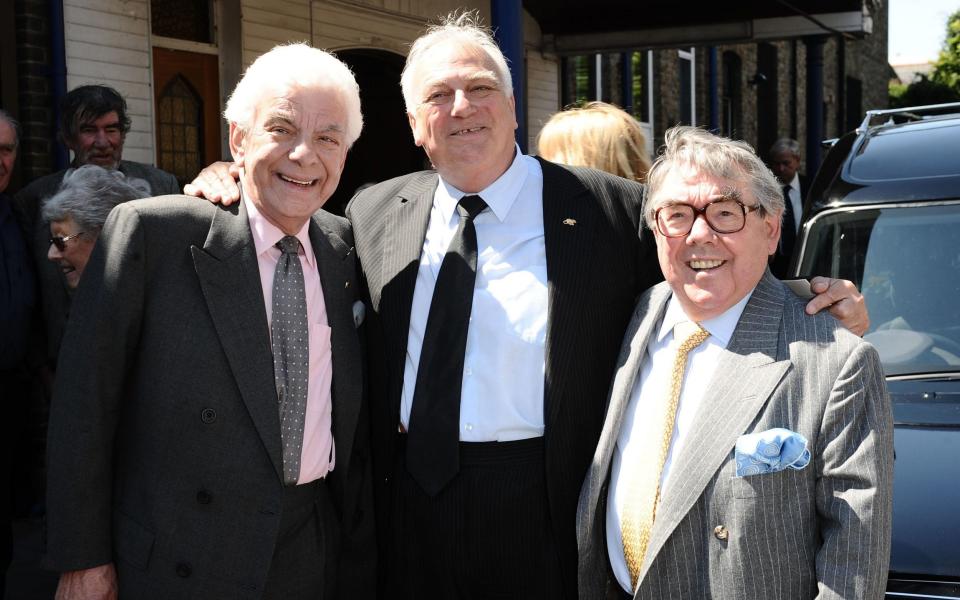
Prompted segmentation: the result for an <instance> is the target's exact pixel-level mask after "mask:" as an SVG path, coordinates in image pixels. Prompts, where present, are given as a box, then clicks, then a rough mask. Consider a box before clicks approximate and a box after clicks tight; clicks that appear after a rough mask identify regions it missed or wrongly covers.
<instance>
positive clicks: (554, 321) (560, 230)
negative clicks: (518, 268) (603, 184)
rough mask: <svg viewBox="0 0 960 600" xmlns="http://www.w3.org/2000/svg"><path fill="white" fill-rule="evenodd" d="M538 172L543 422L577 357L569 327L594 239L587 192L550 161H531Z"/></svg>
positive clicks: (584, 294) (582, 297)
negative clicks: (543, 284)
mask: <svg viewBox="0 0 960 600" xmlns="http://www.w3.org/2000/svg"><path fill="white" fill-rule="evenodd" d="M537 160H539V161H540V165H541V167H542V169H543V236H544V246H545V247H546V256H547V314H548V319H547V336H546V349H545V357H544V361H545V365H544V372H545V380H544V394H543V395H544V398H543V404H544V406H543V410H544V424H545V425H546V431H548V432H549V431H550V423H551V422H553V420H554V419H555V418H556V416H557V414H558V413H559V411H560V408H561V407H560V403H559V402H558V401H557V399H558V398H561V397H562V396H563V387H564V384H565V382H566V378H565V377H563V373H568V372H571V371H574V370H575V369H573V368H572V365H571V364H570V363H572V362H573V361H578V360H583V357H582V356H580V355H579V354H578V352H579V348H577V345H576V343H575V342H576V339H575V336H576V332H575V328H574V324H575V323H576V322H577V320H578V319H579V318H580V311H581V310H582V307H583V305H584V304H585V303H587V302H590V301H591V300H590V292H591V286H589V285H587V284H586V282H588V281H589V279H590V271H591V269H596V268H598V265H595V264H592V263H591V262H590V260H589V257H590V256H592V254H591V253H590V252H585V251H584V249H585V248H590V247H592V246H593V244H594V238H595V237H596V227H597V223H596V214H595V210H596V202H595V201H592V200H591V199H589V198H587V196H589V195H590V191H589V190H588V189H587V188H586V187H584V186H583V184H582V183H580V181H579V180H578V179H577V178H576V177H575V176H574V175H572V174H571V173H569V172H568V171H566V170H565V169H563V168H562V167H558V166H557V165H554V164H553V163H550V162H547V161H544V160H542V159H539V158H538V159H537Z"/></svg>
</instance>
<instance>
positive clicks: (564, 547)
mask: <svg viewBox="0 0 960 600" xmlns="http://www.w3.org/2000/svg"><path fill="white" fill-rule="evenodd" d="M541 164H542V166H543V215H544V219H543V222H544V236H545V245H546V256H547V278H548V302H549V315H548V317H549V320H548V323H547V337H546V369H545V371H546V373H545V379H546V381H545V389H544V395H545V397H544V413H545V414H544V423H545V431H544V443H545V461H546V480H547V487H548V495H549V506H547V507H544V509H545V510H548V511H550V514H551V515H552V521H553V523H554V527H555V538H556V540H557V545H558V547H559V551H560V560H561V568H562V570H563V572H564V573H565V574H566V575H567V578H566V579H565V581H564V589H565V594H564V595H565V597H574V596H575V595H576V537H575V532H574V521H575V516H576V504H577V495H578V493H579V490H580V484H581V482H582V481H583V476H584V473H585V472H586V469H587V465H588V464H589V462H590V457H591V455H592V453H593V449H594V448H595V447H596V443H597V439H598V438H599V435H600V429H601V426H602V424H603V412H604V409H603V405H604V399H605V397H606V393H607V388H608V386H609V384H610V378H611V376H612V374H613V368H614V365H615V363H616V357H617V350H618V347H619V345H620V341H619V340H620V339H621V337H622V335H623V330H624V328H625V327H626V324H627V322H628V320H629V316H630V311H631V308H632V305H633V303H634V300H635V298H636V296H637V295H638V294H639V292H640V291H642V290H644V289H645V288H647V287H648V286H650V285H652V284H653V283H655V282H657V281H658V280H659V279H660V278H661V276H660V270H659V267H658V266H657V261H656V251H655V248H654V247H653V241H652V239H653V236H652V234H650V232H649V231H643V234H642V236H640V235H638V233H639V232H640V228H641V225H640V223H641V219H640V204H641V201H642V196H643V187H642V186H641V185H639V184H637V183H634V182H630V181H627V180H625V179H621V178H619V177H614V176H612V175H608V174H606V173H602V172H600V171H596V170H592V169H582V168H567V167H562V166H560V165H556V164H553V163H550V162H546V161H541ZM437 185H438V177H437V175H436V173H434V172H432V171H427V172H421V173H414V174H412V175H406V176H403V177H399V178H397V179H393V180H390V181H387V182H384V183H381V184H379V185H377V186H374V187H371V188H368V189H366V190H364V191H362V192H360V193H359V194H358V195H357V196H356V197H355V198H354V199H353V200H352V201H351V203H350V205H349V206H348V207H347V216H348V217H349V218H350V220H351V222H352V224H353V228H354V235H355V237H356V244H357V254H358V256H359V258H360V263H361V266H362V269H363V273H364V275H365V277H366V282H367V286H368V289H369V297H370V302H371V308H372V310H371V311H369V312H370V315H369V318H368V329H367V333H368V334H369V335H370V337H369V338H368V340H369V343H368V349H369V361H368V365H369V373H370V376H369V385H370V405H371V412H372V431H373V442H374V463H373V467H374V491H375V499H376V501H377V517H378V519H377V527H378V534H379V540H380V542H381V546H382V550H384V549H385V548H383V546H386V547H389V540H390V531H389V517H390V512H389V511H390V504H391V499H392V497H393V495H392V494H393V488H392V483H393V473H392V470H393V467H394V462H393V460H394V459H393V453H394V450H395V444H396V440H397V425H398V423H399V418H400V394H401V389H402V385H403V370H404V356H405V354H406V348H407V332H408V328H409V323H410V308H411V304H412V301H413V289H414V285H415V283H416V277H417V268H418V264H419V260H420V253H421V250H422V248H423V241H424V237H425V235H426V230H427V223H428V221H429V218H430V208H431V206H432V204H433V194H434V190H435V189H436V187H437ZM641 238H642V239H641ZM511 375H512V374H511V373H504V374H503V376H504V377H510V376H511ZM388 559H389V556H386V553H385V552H381V561H380V563H379V564H380V572H381V573H385V572H387V571H388V569H387V568H385V567H384V561H386V560H388Z"/></svg>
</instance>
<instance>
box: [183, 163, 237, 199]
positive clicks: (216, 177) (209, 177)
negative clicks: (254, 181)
mask: <svg viewBox="0 0 960 600" xmlns="http://www.w3.org/2000/svg"><path fill="white" fill-rule="evenodd" d="M239 178H240V168H239V167H237V165H236V163H232V162H215V163H213V164H211V165H210V166H208V167H205V168H204V169H203V170H202V171H200V173H199V174H198V175H197V178H196V179H194V180H193V181H191V182H190V183H188V184H187V185H185V186H183V193H184V194H187V195H188V196H197V197H198V198H206V199H207V200H209V201H210V202H213V203H214V204H217V203H220V204H223V205H224V206H230V205H231V204H233V203H234V202H236V201H237V200H239V199H240V186H239V185H237V179H239Z"/></svg>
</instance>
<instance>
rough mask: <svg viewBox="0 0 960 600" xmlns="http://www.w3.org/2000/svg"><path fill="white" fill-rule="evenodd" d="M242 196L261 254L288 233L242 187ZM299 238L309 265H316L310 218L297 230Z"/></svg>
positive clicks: (251, 230) (255, 241)
mask: <svg viewBox="0 0 960 600" xmlns="http://www.w3.org/2000/svg"><path fill="white" fill-rule="evenodd" d="M240 196H241V198H243V204H244V205H245V206H246V207H247V221H248V222H249V223H250V233H251V234H252V235H253V245H254V247H255V248H256V250H257V256H260V255H261V254H263V253H264V252H266V251H268V250H270V249H271V248H273V247H274V246H276V245H277V242H279V241H280V240H281V239H283V237H284V236H286V235H287V234H285V233H284V232H283V230H281V229H280V228H279V227H277V226H276V225H274V224H273V223H271V222H270V221H268V220H267V218H266V217H265V216H263V213H261V212H260V211H259V210H258V209H257V207H256V205H255V204H254V203H253V201H252V200H250V198H248V197H247V194H246V193H244V191H243V189H242V188H241V189H240ZM297 239H298V240H300V245H301V246H303V257H304V258H306V259H307V265H308V266H310V267H313V266H315V265H314V262H315V259H314V256H313V245H312V244H310V219H307V222H306V223H304V224H303V227H301V228H300V231H298V232H297Z"/></svg>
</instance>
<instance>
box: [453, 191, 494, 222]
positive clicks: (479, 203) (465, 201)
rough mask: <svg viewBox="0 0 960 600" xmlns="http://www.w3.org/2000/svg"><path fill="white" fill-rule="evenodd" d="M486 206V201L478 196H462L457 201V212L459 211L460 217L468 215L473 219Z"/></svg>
mask: <svg viewBox="0 0 960 600" xmlns="http://www.w3.org/2000/svg"><path fill="white" fill-rule="evenodd" d="M486 207H487V203H486V202H484V201H483V198H481V197H480V196H464V197H463V198H460V202H459V203H457V212H458V213H460V216H461V217H470V218H471V219H473V218H475V217H476V216H477V215H479V214H480V213H481V212H483V209H485V208H486Z"/></svg>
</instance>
